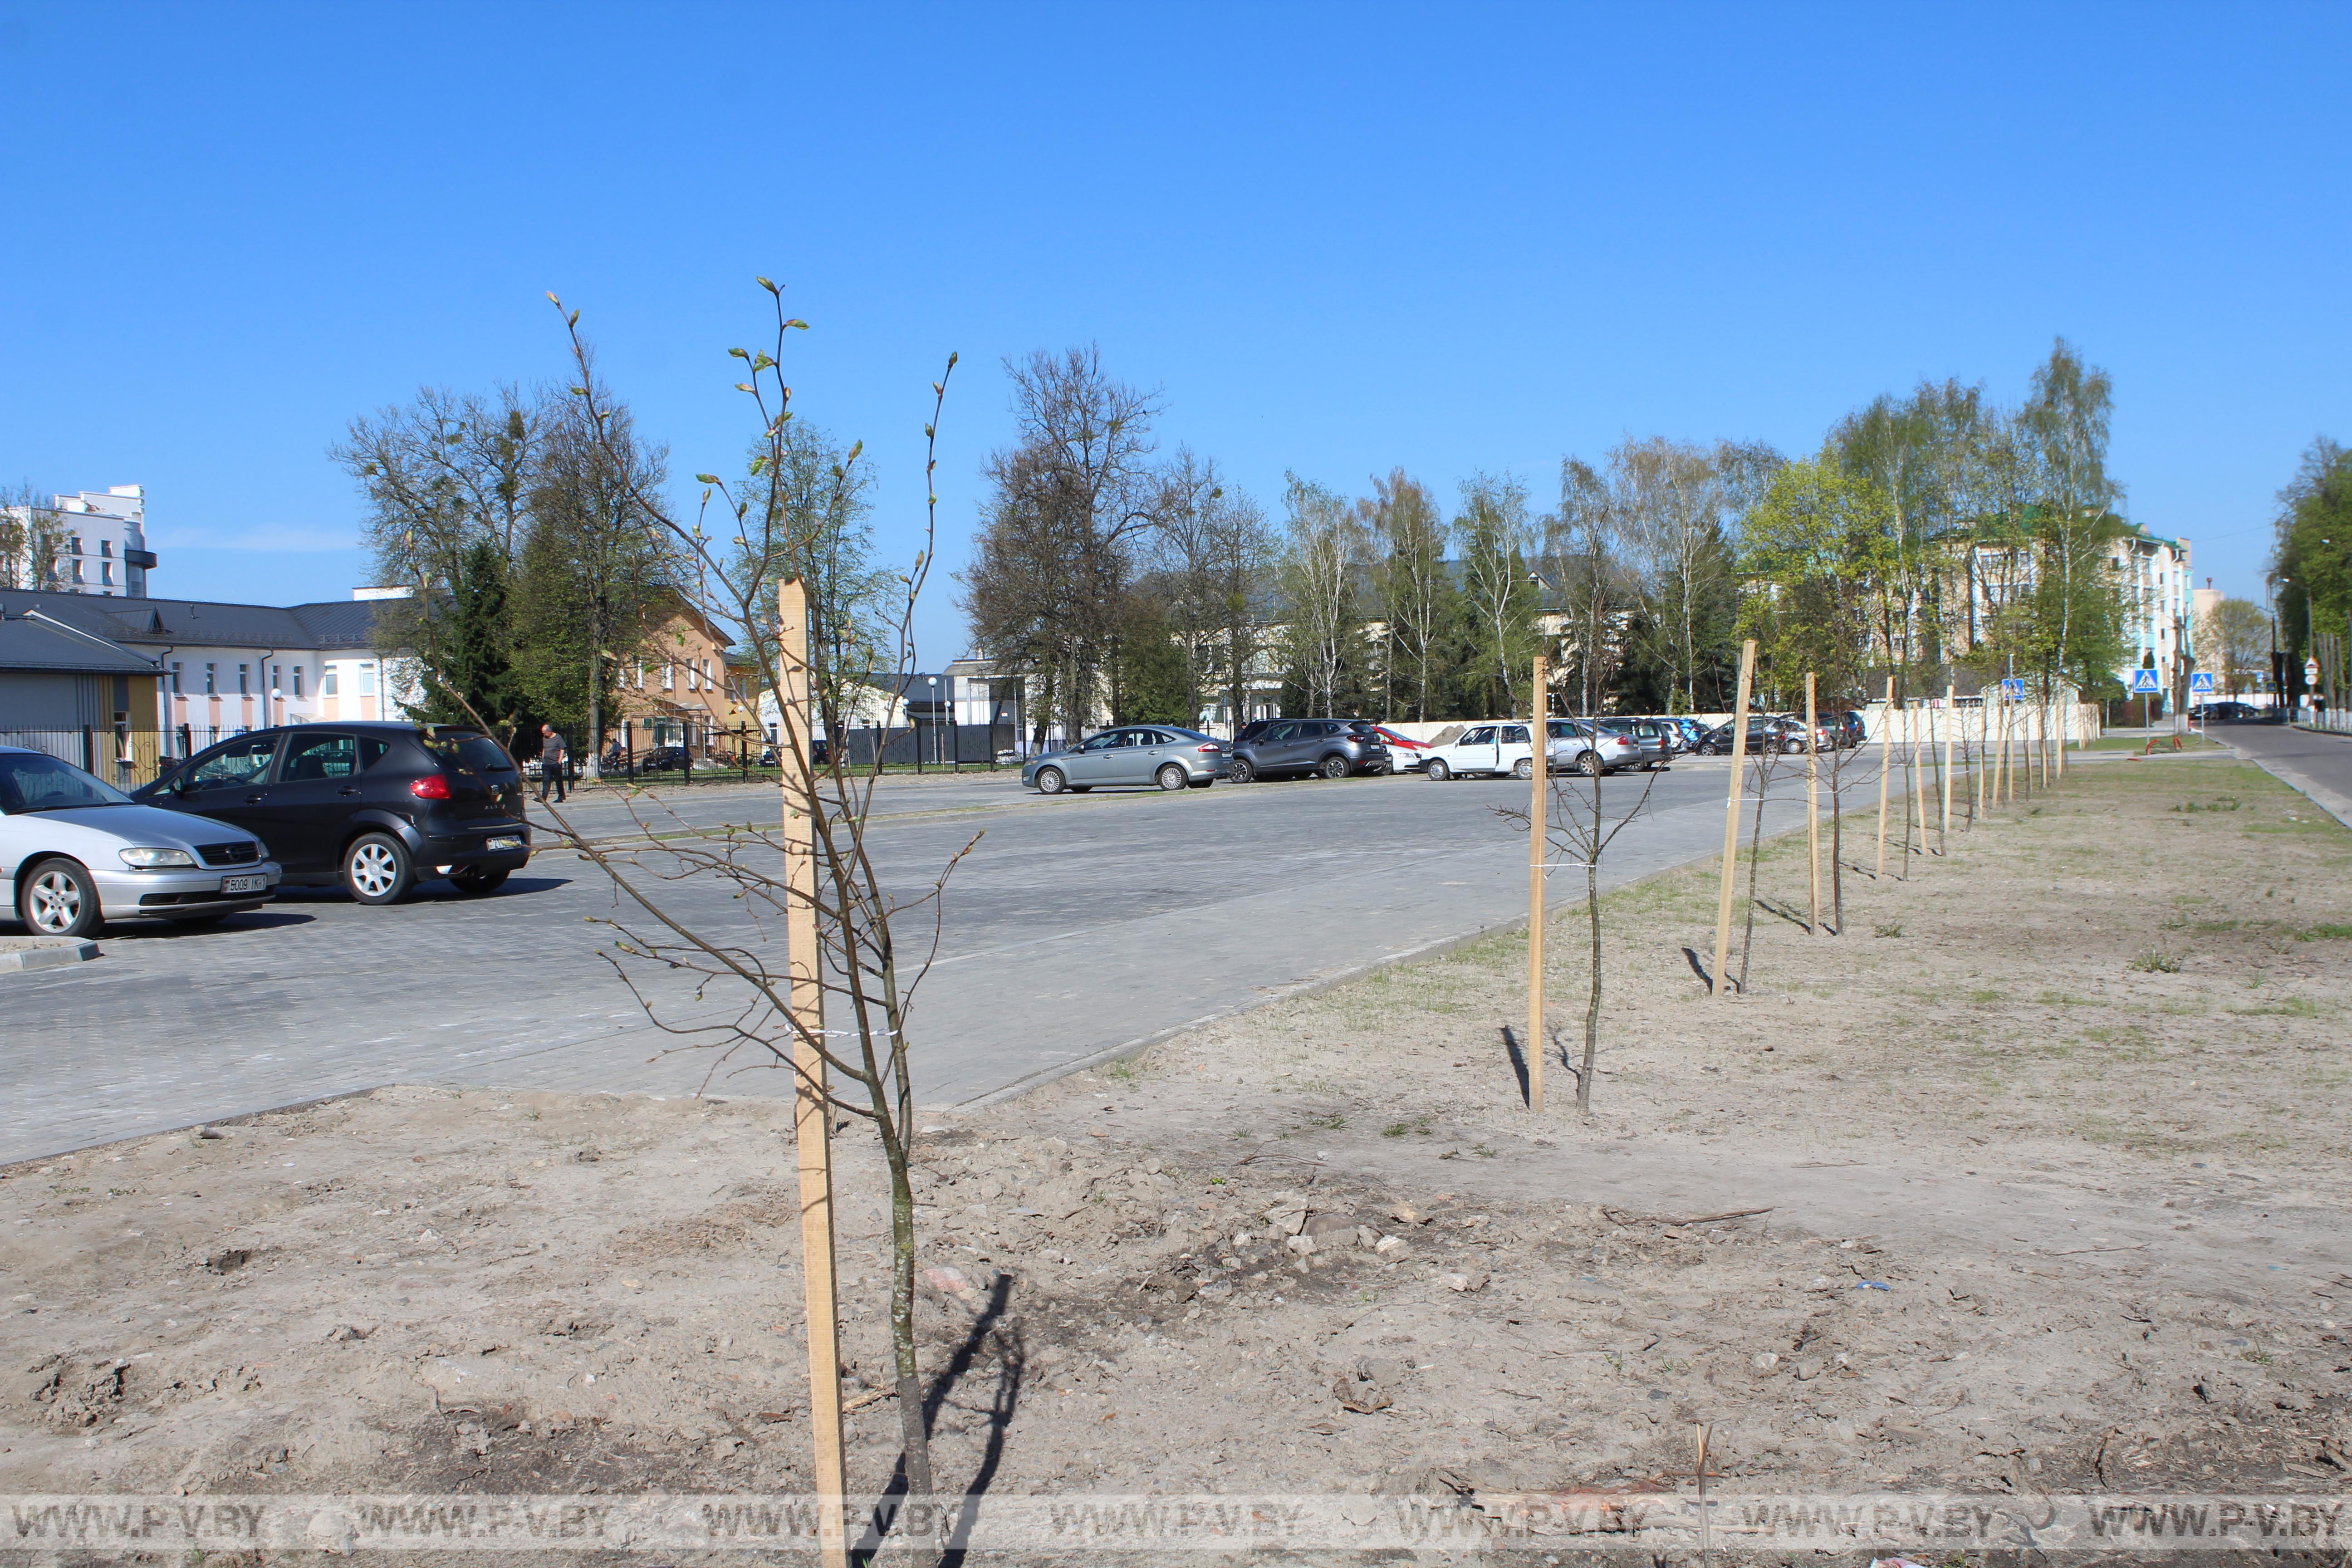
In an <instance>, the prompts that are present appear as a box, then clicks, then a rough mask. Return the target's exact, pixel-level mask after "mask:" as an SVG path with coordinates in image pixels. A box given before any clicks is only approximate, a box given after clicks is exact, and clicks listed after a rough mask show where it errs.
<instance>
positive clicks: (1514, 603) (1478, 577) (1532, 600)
mask: <svg viewBox="0 0 2352 1568" xmlns="http://www.w3.org/2000/svg"><path fill="white" fill-rule="evenodd" d="M1454 543H1455V547H1456V548H1457V549H1458V550H1459V551H1460V552H1461V554H1462V589H1463V592H1464V593H1465V595H1468V597H1469V600H1470V603H1471V607H1472V609H1473V610H1474V611H1475V616H1476V620H1477V626H1478V641H1479V661H1480V664H1481V666H1482V674H1484V675H1488V676H1491V677H1492V678H1493V679H1495V681H1496V685H1497V686H1498V687H1499V689H1500V692H1501V696H1502V699H1503V710H1504V711H1505V712H1507V713H1517V711H1518V710H1519V707H1518V676H1519V672H1520V671H1521V670H1523V669H1526V668H1528V661H1529V659H1531V658H1533V657H1534V654H1535V650H1536V645H1537V633H1536V617H1537V611H1538V596H1537V595H1536V593H1535V590H1534V588H1533V586H1532V585H1531V584H1529V583H1528V557H1529V556H1530V555H1532V554H1534V553H1535V549H1536V544H1537V538H1536V531H1535V528H1534V524H1533V521H1532V520H1531V519H1530V518H1529V517H1528V492H1527V487H1526V486H1524V485H1522V484H1520V483H1519V482H1518V481H1517V479H1509V478H1507V477H1506V478H1500V479H1498V478H1496V477H1494V476H1492V475H1488V474H1478V475H1475V476H1473V477H1472V478H1471V479H1467V480H1465V482H1464V483H1463V486H1462V510H1461V513H1460V515H1459V516H1457V517H1456V518H1455V519H1454Z"/></svg>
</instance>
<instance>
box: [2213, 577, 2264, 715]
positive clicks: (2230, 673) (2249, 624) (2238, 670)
mask: <svg viewBox="0 0 2352 1568" xmlns="http://www.w3.org/2000/svg"><path fill="white" fill-rule="evenodd" d="M2270 637H2271V618H2270V616H2268V615H2266V614H2264V613H2263V607H2262V606H2261V605H2257V604H2255V603H2254V602H2253V601H2252V599H2223V600H2221V602H2220V603H2218V604H2216V605H2213V607H2212V608H2210V609H2209V610H2207V611H2206V612H2205V613H2204V614H2203V615H2202V616H2199V617H2198V620H2197V661H2198V663H2199V664H2200V666H2202V667H2203V668H2209V669H2211V670H2212V671H2213V672H2214V674H2215V677H2216V679H2215V684H2216V685H2218V686H2220V687H2221V689H2222V690H2223V691H2226V692H2228V693H2229V694H2230V695H2231V696H2232V697H2235V696H2237V695H2238V694H2239V693H2241V692H2243V691H2250V690H2252V689H2254V686H2255V679H2254V678H2255V677H2256V676H2257V675H2267V674H2268V673H2269V672H2270Z"/></svg>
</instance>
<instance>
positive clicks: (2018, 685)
mask: <svg viewBox="0 0 2352 1568" xmlns="http://www.w3.org/2000/svg"><path fill="white" fill-rule="evenodd" d="M2000 694H2001V695H2002V696H2003V697H2006V698H2008V699H2009V700H2011V702H2022V701H2024V700H2025V677H2023V676H2021V675H2012V676H2011V677H2009V678H2008V679H2006V680H2003V681H2002V682H2001V683H2000Z"/></svg>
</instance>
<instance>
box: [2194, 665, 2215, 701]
mask: <svg viewBox="0 0 2352 1568" xmlns="http://www.w3.org/2000/svg"><path fill="white" fill-rule="evenodd" d="M2189 690H2191V691H2199V692H2203V693H2205V694H2207V695H2208V696H2210V695H2211V693H2212V690H2213V672H2212V671H2211V670H2210V669H2200V670H2199V671H2198V672H2197V673H2196V674H2194V675H2192V676H2190V677H2189Z"/></svg>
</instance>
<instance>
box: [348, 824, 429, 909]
mask: <svg viewBox="0 0 2352 1568" xmlns="http://www.w3.org/2000/svg"><path fill="white" fill-rule="evenodd" d="M415 881H416V868H415V865H413V864H412V863H411V862H410V860H409V858H408V846H407V845H405V844H403V843H402V842H401V841H400V840H399V839H397V838H394V837H393V836H392V835H391V834H389V833H363V834H362V835H360V837H357V838H354V839H353V840H352V845H351V847H350V848H348V849H346V850H344V851H343V890H344V891H345V892H347V893H349V894H351V896H352V899H354V900H357V901H358V902H360V903H362V904H389V903H394V902H397V901H398V900H400V899H402V898H404V897H405V896H406V894H407V892H408V889H410V888H411V887H412V886H414V885H415Z"/></svg>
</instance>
